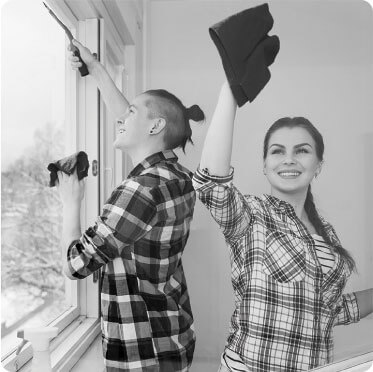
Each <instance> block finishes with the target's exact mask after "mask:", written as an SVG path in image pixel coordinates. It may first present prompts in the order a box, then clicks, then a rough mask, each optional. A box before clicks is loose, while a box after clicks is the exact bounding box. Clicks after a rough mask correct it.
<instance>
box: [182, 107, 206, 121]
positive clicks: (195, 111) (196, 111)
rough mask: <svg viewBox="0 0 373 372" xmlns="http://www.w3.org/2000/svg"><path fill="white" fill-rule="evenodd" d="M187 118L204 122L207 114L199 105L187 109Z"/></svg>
mask: <svg viewBox="0 0 373 372" xmlns="http://www.w3.org/2000/svg"><path fill="white" fill-rule="evenodd" d="M186 115H187V118H188V119H190V120H193V121H202V120H204V119H205V114H204V113H203V111H202V110H201V108H200V107H199V106H198V105H193V106H190V107H188V108H187V109H186Z"/></svg>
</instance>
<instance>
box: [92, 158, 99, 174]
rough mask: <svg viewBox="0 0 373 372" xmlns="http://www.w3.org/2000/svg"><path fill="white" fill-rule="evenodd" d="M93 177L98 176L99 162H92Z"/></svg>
mask: <svg viewBox="0 0 373 372" xmlns="http://www.w3.org/2000/svg"><path fill="white" fill-rule="evenodd" d="M92 175H93V176H95V177H96V176H97V175H98V161H97V160H93V161H92Z"/></svg>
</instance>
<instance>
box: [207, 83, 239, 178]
mask: <svg viewBox="0 0 373 372" xmlns="http://www.w3.org/2000/svg"><path fill="white" fill-rule="evenodd" d="M236 109H237V104H236V101H235V99H234V97H233V94H232V91H231V88H230V86H229V84H228V82H227V81H226V82H225V83H224V84H223V86H222V88H221V90H220V95H219V99H218V103H217V105H216V108H215V112H214V115H213V117H212V120H211V123H210V126H209V129H208V132H207V135H206V139H205V143H204V146H203V151H202V156H201V163H200V168H201V169H206V168H207V169H208V171H209V173H210V174H211V175H215V176H227V175H228V174H229V171H230V165H231V155H232V143H233V129H234V119H235V116H236Z"/></svg>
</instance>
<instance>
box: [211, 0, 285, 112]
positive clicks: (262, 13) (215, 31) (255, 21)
mask: <svg viewBox="0 0 373 372" xmlns="http://www.w3.org/2000/svg"><path fill="white" fill-rule="evenodd" d="M272 26H273V18H272V15H271V13H270V12H269V8H268V4H262V5H259V6H257V7H254V8H249V9H246V10H244V11H242V12H240V13H237V14H234V15H232V16H230V17H228V18H226V19H224V20H222V21H221V22H218V23H216V24H215V25H213V26H211V27H210V28H209V33H210V37H211V39H212V40H213V42H214V44H215V46H216V48H217V49H218V52H219V54H220V57H221V59H222V63H223V67H224V71H225V74H226V76H227V79H228V82H229V85H230V87H231V90H232V93H233V95H234V98H235V99H236V102H237V105H238V106H239V107H241V106H243V105H244V104H245V103H246V102H247V101H250V102H252V101H253V100H254V99H255V97H256V96H257V95H258V94H259V92H260V91H261V90H262V89H263V88H264V86H265V85H266V84H267V83H268V81H269V80H270V78H271V73H270V71H269V69H268V66H270V65H271V64H272V63H273V62H274V60H275V58H276V55H277V53H278V51H279V50H280V40H279V38H278V37H277V36H276V35H273V36H268V35H267V33H268V31H269V30H270V29H271V28H272Z"/></svg>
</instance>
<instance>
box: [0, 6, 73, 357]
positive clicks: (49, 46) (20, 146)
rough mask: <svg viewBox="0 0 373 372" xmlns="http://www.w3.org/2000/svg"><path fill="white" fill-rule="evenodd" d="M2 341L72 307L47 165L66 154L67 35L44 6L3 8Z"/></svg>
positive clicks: (12, 341)
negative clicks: (66, 292) (63, 268)
mask: <svg viewBox="0 0 373 372" xmlns="http://www.w3.org/2000/svg"><path fill="white" fill-rule="evenodd" d="M1 17H2V19H1V28H2V30H1V37H2V40H1V49H2V50H1V66H2V67H1V69H2V71H1V74H2V84H1V90H2V91H1V100H2V111H1V131H2V136H1V236H2V238H1V310H2V316H1V337H2V350H3V352H2V353H3V355H4V353H5V352H7V351H9V350H10V349H12V348H13V347H14V346H15V345H16V344H18V343H19V341H17V339H16V331H17V330H18V329H20V328H23V327H28V326H29V327H35V326H39V325H46V324H48V323H50V322H51V321H52V320H54V319H56V317H57V316H59V315H61V314H62V313H63V312H64V311H65V310H67V309H68V307H69V301H68V299H66V298H65V297H66V296H65V279H64V276H63V274H62V270H61V268H62V263H61V254H60V245H59V237H60V234H61V222H62V215H61V204H60V201H59V197H58V193H57V190H56V188H50V187H49V172H48V170H47V169H46V167H47V165H48V163H50V162H52V161H54V160H57V159H59V158H61V157H63V156H66V154H65V153H64V144H65V141H66V140H68V139H66V138H65V136H64V132H65V130H64V129H65V122H64V115H65V60H66V55H65V53H66V46H65V36H64V33H63V31H62V30H61V28H60V27H59V26H58V24H57V23H56V22H55V21H54V20H53V19H52V18H51V16H50V15H49V13H48V12H47V10H46V9H45V8H44V6H43V3H42V2H41V1H36V0H11V1H8V2H7V3H5V4H3V6H2V9H1Z"/></svg>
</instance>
